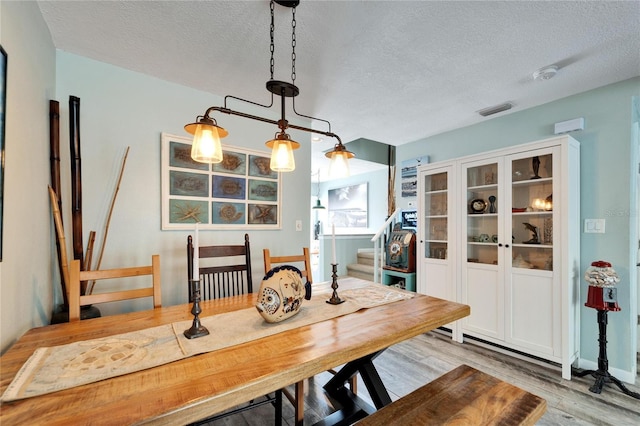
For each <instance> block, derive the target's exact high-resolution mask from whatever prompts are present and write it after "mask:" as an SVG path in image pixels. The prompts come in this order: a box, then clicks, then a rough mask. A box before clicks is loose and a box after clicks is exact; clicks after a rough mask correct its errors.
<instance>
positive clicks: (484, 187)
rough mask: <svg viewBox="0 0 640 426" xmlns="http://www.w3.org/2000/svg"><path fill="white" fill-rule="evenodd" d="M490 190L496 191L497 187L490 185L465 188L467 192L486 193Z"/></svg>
mask: <svg viewBox="0 0 640 426" xmlns="http://www.w3.org/2000/svg"><path fill="white" fill-rule="evenodd" d="M490 189H498V185H497V184H495V183H493V184H490V185H476V186H469V187H468V188H467V190H468V191H487V190H490Z"/></svg>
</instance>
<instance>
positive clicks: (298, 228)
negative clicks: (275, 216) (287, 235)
mask: <svg viewBox="0 0 640 426" xmlns="http://www.w3.org/2000/svg"><path fill="white" fill-rule="evenodd" d="M296 231H302V221H301V220H296Z"/></svg>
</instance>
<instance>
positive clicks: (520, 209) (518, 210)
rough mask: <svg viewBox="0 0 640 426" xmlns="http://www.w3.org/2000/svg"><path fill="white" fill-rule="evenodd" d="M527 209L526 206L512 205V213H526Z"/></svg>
mask: <svg viewBox="0 0 640 426" xmlns="http://www.w3.org/2000/svg"><path fill="white" fill-rule="evenodd" d="M526 211H527V208H526V207H511V213H524V212H526Z"/></svg>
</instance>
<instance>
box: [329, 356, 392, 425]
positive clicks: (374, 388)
mask: <svg viewBox="0 0 640 426" xmlns="http://www.w3.org/2000/svg"><path fill="white" fill-rule="evenodd" d="M382 352H383V351H379V352H375V353H373V354H370V355H367V356H364V357H362V358H359V359H357V360H354V361H351V362H348V363H347V364H345V365H344V366H343V367H342V368H341V369H340V370H339V371H338V372H337V373H336V375H335V376H333V377H332V378H331V380H329V381H328V382H327V384H325V385H324V390H325V392H326V393H327V396H329V398H330V399H331V400H332V402H333V403H334V404H335V405H338V406H340V409H339V410H338V411H336V412H335V413H333V414H331V415H329V416H328V417H327V418H325V419H324V420H322V421H321V422H319V423H316V426H327V425H348V424H352V423H354V422H355V421H357V420H360V419H363V418H364V417H366V416H368V415H369V414H372V413H374V412H375V411H376V410H379V409H380V408H382V407H384V406H385V405H387V404H390V403H391V397H390V396H389V393H388V392H387V389H386V388H385V387H384V383H382V379H381V378H380V375H379V374H378V371H377V370H376V368H375V366H374V365H373V360H374V359H375V358H376V357H377V356H378V355H380V354H381V353H382ZM358 373H360V376H361V377H362V381H363V382H364V384H365V386H366V387H367V391H369V395H370V396H371V399H372V401H373V403H374V405H375V408H374V407H372V406H371V405H369V404H368V403H367V402H366V401H364V400H363V399H362V398H360V397H358V396H357V395H355V394H354V393H353V392H351V391H350V390H349V389H347V387H346V385H347V383H348V381H349V379H350V378H352V377H353V376H355V375H356V374H358Z"/></svg>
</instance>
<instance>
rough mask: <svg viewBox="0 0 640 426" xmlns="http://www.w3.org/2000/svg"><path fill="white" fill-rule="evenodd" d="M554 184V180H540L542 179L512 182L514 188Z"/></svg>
mask: <svg viewBox="0 0 640 426" xmlns="http://www.w3.org/2000/svg"><path fill="white" fill-rule="evenodd" d="M551 182H553V178H550V177H548V178H540V179H527V180H517V181H514V182H512V183H511V184H512V185H513V186H530V185H539V184H543V183H551Z"/></svg>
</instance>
